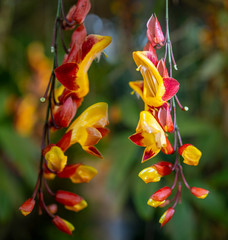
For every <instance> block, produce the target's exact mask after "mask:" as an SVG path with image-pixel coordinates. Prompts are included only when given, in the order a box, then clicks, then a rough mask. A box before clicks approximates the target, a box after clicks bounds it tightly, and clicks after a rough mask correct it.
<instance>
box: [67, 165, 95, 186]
mask: <svg viewBox="0 0 228 240" xmlns="http://www.w3.org/2000/svg"><path fill="white" fill-rule="evenodd" d="M96 175H97V170H96V169H95V168H93V167H91V166H88V165H84V164H81V165H80V166H79V167H78V168H77V170H76V171H75V173H74V174H73V175H72V176H71V177H70V179H71V181H72V182H73V183H88V182H90V180H91V179H92V178H94V177H95V176H96Z"/></svg>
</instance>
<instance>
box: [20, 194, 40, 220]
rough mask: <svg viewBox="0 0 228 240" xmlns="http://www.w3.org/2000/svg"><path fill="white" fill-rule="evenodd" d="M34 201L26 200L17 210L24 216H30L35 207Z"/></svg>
mask: <svg viewBox="0 0 228 240" xmlns="http://www.w3.org/2000/svg"><path fill="white" fill-rule="evenodd" d="M35 203H36V202H35V200H34V199H33V198H29V199H27V200H26V201H25V202H24V203H23V204H22V205H21V206H20V207H19V210H20V211H21V213H22V214H23V215H24V216H27V215H28V214H30V213H31V212H32V210H33V208H34V206H35Z"/></svg>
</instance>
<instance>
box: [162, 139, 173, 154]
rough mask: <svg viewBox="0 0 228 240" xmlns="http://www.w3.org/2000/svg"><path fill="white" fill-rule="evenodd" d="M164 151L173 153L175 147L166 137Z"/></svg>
mask: <svg viewBox="0 0 228 240" xmlns="http://www.w3.org/2000/svg"><path fill="white" fill-rule="evenodd" d="M162 152H163V153H165V154H173V153H174V149H173V146H172V144H171V143H170V141H169V139H168V138H167V137H166V147H164V148H162Z"/></svg>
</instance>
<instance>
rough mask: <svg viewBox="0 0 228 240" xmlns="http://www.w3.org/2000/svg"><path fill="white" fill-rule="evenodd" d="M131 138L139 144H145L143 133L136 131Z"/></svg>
mask: <svg viewBox="0 0 228 240" xmlns="http://www.w3.org/2000/svg"><path fill="white" fill-rule="evenodd" d="M129 139H130V140H131V141H132V142H133V143H134V144H136V145H138V146H144V144H143V139H144V137H143V135H142V133H135V134H133V135H131V136H130V137H129Z"/></svg>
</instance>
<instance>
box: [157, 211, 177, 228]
mask: <svg viewBox="0 0 228 240" xmlns="http://www.w3.org/2000/svg"><path fill="white" fill-rule="evenodd" d="M174 212H175V210H174V208H171V207H170V208H168V210H167V211H165V212H164V213H163V215H162V216H161V218H160V219H159V223H161V227H163V226H164V225H165V224H166V223H167V222H168V221H169V220H170V219H171V218H172V217H173V214H174Z"/></svg>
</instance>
